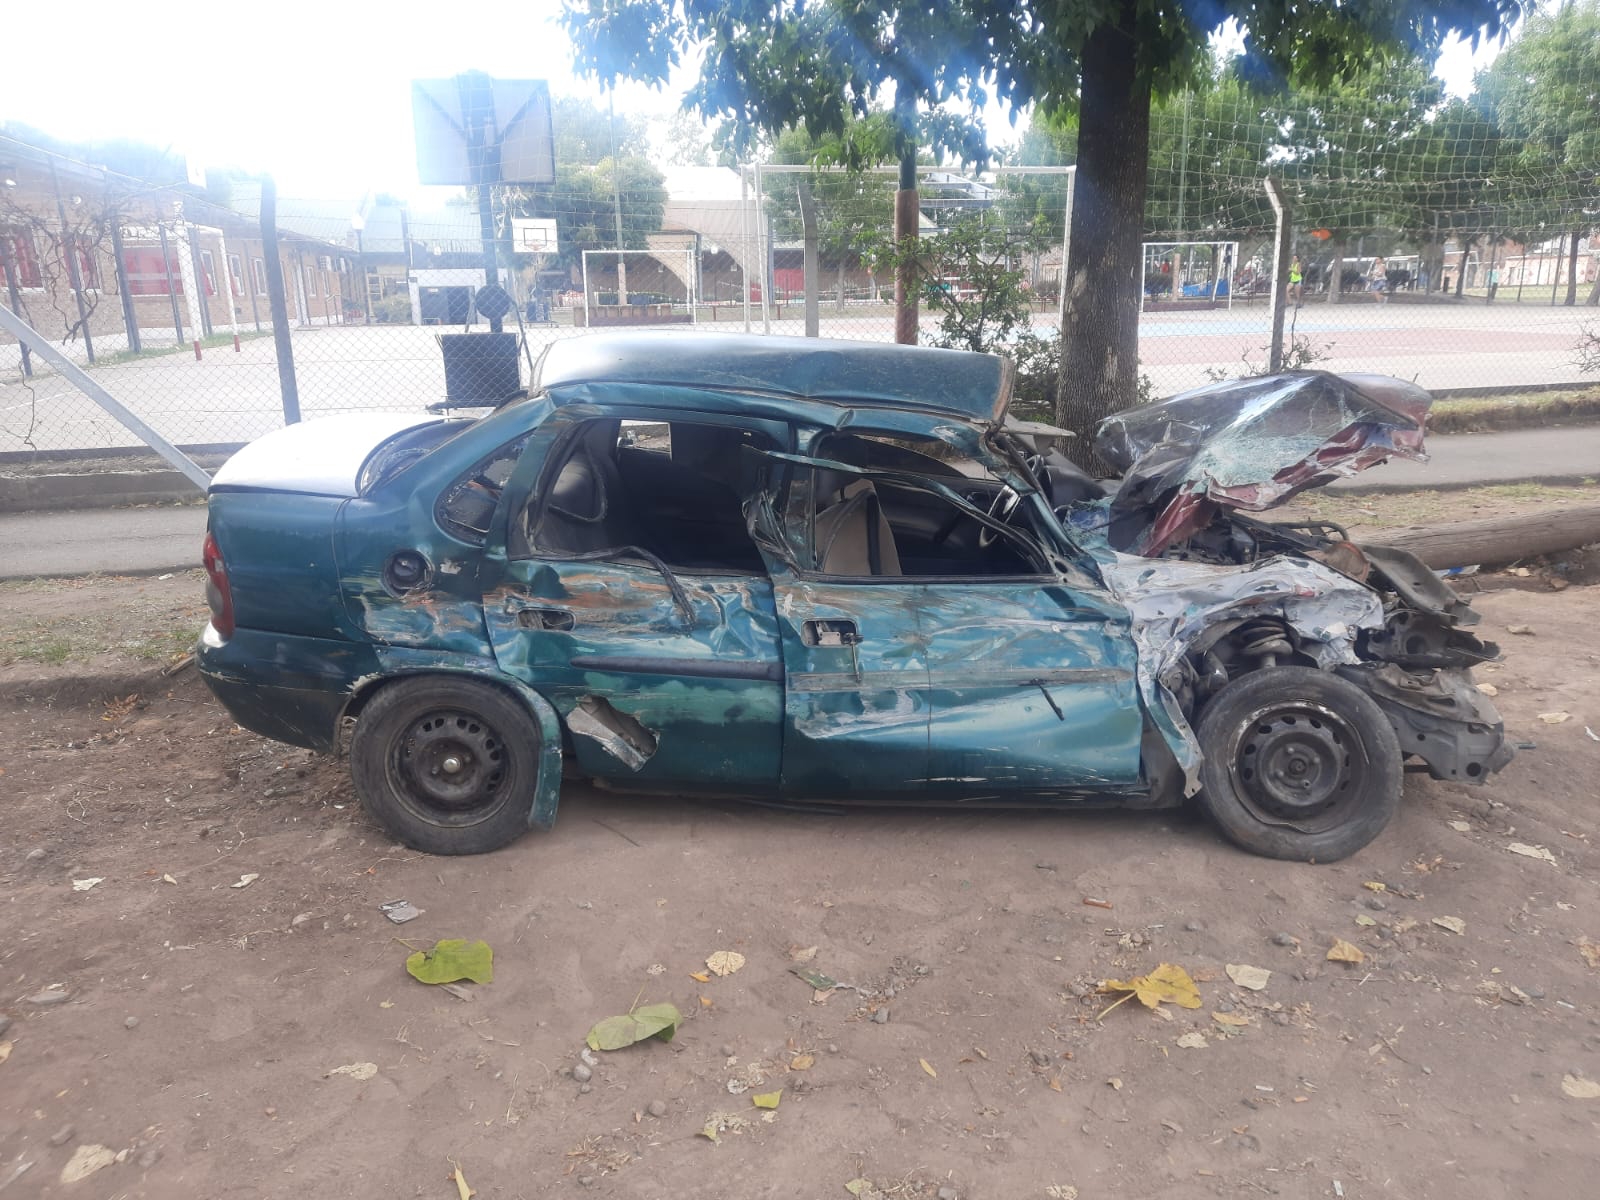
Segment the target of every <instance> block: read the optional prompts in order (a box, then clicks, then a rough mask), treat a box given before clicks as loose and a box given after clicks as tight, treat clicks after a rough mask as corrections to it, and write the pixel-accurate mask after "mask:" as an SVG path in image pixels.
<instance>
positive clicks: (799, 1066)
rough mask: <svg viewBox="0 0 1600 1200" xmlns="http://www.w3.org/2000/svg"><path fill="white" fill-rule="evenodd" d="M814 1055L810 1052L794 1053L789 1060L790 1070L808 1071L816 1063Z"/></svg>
mask: <svg viewBox="0 0 1600 1200" xmlns="http://www.w3.org/2000/svg"><path fill="white" fill-rule="evenodd" d="M816 1061H817V1060H816V1056H815V1055H811V1054H796V1055H795V1056H794V1057H793V1058H791V1059H790V1060H789V1069H790V1070H791V1071H809V1070H810V1069H811V1068H812V1066H813V1065H814V1064H815V1063H816Z"/></svg>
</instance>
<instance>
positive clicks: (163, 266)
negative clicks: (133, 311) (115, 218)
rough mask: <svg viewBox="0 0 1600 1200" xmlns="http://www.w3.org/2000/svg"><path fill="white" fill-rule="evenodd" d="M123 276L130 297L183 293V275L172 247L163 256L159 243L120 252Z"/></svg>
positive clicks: (129, 248) (131, 247) (132, 247)
mask: <svg viewBox="0 0 1600 1200" xmlns="http://www.w3.org/2000/svg"><path fill="white" fill-rule="evenodd" d="M122 278H123V280H124V281H125V282H126V284H127V287H128V295H130V296H168V295H177V296H181V295H183V274H182V272H180V271H179V270H178V258H177V255H176V254H174V253H173V252H172V251H171V250H168V251H167V255H166V259H165V260H164V261H163V259H162V257H161V247H160V246H130V247H128V248H126V249H125V250H123V252H122Z"/></svg>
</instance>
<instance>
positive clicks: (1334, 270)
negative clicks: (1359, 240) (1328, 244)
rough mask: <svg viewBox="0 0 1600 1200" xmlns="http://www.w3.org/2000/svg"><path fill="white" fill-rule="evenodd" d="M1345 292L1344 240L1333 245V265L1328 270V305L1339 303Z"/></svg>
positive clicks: (1339, 240)
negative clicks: (1341, 295) (1340, 296)
mask: <svg viewBox="0 0 1600 1200" xmlns="http://www.w3.org/2000/svg"><path fill="white" fill-rule="evenodd" d="M1343 290H1344V239H1343V238H1339V239H1338V240H1337V241H1335V242H1334V243H1333V264H1332V265H1331V266H1330V267H1329V268H1328V303H1329V304H1337V303H1339V293H1340V292H1342V291H1343Z"/></svg>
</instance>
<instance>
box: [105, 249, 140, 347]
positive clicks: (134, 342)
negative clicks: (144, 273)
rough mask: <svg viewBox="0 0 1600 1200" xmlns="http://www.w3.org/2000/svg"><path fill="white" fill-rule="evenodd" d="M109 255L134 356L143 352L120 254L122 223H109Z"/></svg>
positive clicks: (124, 324) (137, 318) (126, 271)
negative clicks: (113, 262)
mask: <svg viewBox="0 0 1600 1200" xmlns="http://www.w3.org/2000/svg"><path fill="white" fill-rule="evenodd" d="M111 253H112V255H113V256H114V257H115V258H116V260H117V264H116V279H117V294H118V295H119V296H120V297H121V298H122V324H123V326H124V327H125V328H126V329H127V331H128V349H129V350H130V351H132V352H133V353H134V354H139V353H141V352H142V351H143V350H144V346H143V345H141V344H140V342H139V316H138V313H137V312H136V311H135V309H134V307H133V292H132V290H131V289H130V288H129V287H128V270H127V267H126V266H125V265H124V263H125V259H124V257H123V253H122V222H121V221H119V220H116V219H115V218H113V220H112V222H111Z"/></svg>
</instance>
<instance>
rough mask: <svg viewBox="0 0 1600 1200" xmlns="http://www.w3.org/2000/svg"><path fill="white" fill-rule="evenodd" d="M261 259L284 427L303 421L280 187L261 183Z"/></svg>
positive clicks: (268, 180) (266, 179) (266, 180)
mask: <svg viewBox="0 0 1600 1200" xmlns="http://www.w3.org/2000/svg"><path fill="white" fill-rule="evenodd" d="M261 257H262V259H263V262H264V265H265V267H266V271H267V304H268V306H269V307H270V308H271V310H272V342H273V346H274V347H275V348H276V350H277V354H278V390H279V391H280V392H281V393H282V394H283V423H284V424H285V425H293V424H295V423H296V422H298V421H299V420H300V388H299V384H298V383H297V382H296V380H295V375H294V346H293V345H292V344H291V342H290V340H289V303H288V301H287V299H286V298H285V297H284V294H283V264H282V262H281V261H280V260H279V258H278V185H277V184H276V183H274V182H273V181H272V176H270V175H268V176H265V177H263V178H262V180H261Z"/></svg>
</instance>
